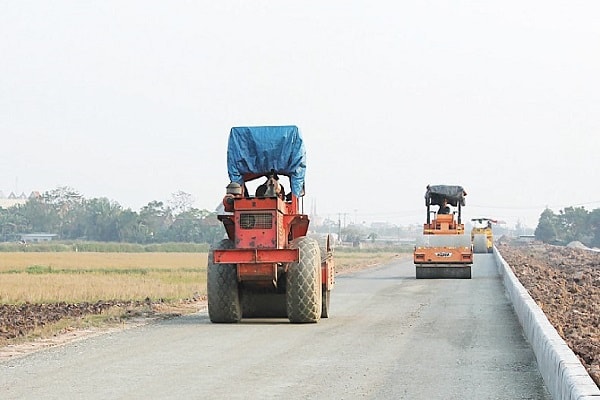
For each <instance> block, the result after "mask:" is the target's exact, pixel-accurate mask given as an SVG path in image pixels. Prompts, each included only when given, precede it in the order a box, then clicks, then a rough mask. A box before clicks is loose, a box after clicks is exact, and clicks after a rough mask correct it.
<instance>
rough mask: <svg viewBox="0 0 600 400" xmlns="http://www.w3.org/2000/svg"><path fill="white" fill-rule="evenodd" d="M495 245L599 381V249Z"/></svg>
mask: <svg viewBox="0 0 600 400" xmlns="http://www.w3.org/2000/svg"><path fill="white" fill-rule="evenodd" d="M497 248H498V250H499V251H500V254H501V255H502V257H503V258H504V260H506V262H507V263H508V264H509V265H510V266H511V268H512V270H513V271H514V273H515V275H516V276H517V278H518V279H519V281H520V282H521V283H522V284H523V286H524V287H525V288H526V289H527V291H528V292H529V294H530V295H531V297H532V298H533V299H534V300H535V302H536V303H537V304H538V305H539V306H540V308H541V309H542V310H543V311H544V314H545V315H546V317H547V318H548V320H549V321H550V323H551V324H552V325H553V326H554V327H555V328H556V330H557V331H558V333H559V334H560V336H561V337H562V338H563V339H564V340H565V342H566V343H567V345H568V346H569V347H570V348H571V349H572V350H573V352H574V353H575V354H576V355H577V356H578V357H579V359H580V360H581V363H582V364H583V365H584V366H585V368H586V369H587V371H588V373H589V374H590V376H591V377H592V379H593V380H594V382H596V384H597V385H598V386H599V387H600V252H594V251H591V250H586V249H581V248H571V247H560V246H551V245H546V244H543V243H537V242H536V243H518V242H516V241H514V240H513V241H508V240H500V241H498V243H497Z"/></svg>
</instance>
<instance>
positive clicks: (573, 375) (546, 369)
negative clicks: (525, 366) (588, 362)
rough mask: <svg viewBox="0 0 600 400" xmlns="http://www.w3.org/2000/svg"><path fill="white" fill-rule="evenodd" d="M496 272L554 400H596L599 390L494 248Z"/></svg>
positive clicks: (599, 395) (599, 398) (599, 397)
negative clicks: (498, 273)
mask: <svg viewBox="0 0 600 400" xmlns="http://www.w3.org/2000/svg"><path fill="white" fill-rule="evenodd" d="M494 256H495V257H496V265H497V266H498V271H499V272H500V275H501V276H502V280H503V281H504V287H505V289H506V292H507V294H508V297H509V299H510V300H511V302H512V304H513V308H514V310H515V313H516V314H517V317H518V319H519V322H520V323H521V326H522V327H523V332H524V333H525V337H526V338H527V340H528V341H529V343H530V344H531V347H532V348H533V352H534V353H535V357H536V359H537V363H538V368H539V370H540V373H541V374H542V377H543V378H544V382H545V383H546V386H547V387H548V391H549V392H550V394H551V395H552V398H553V399H555V400H567V399H568V400H600V389H599V388H598V386H596V384H595V383H594V381H593V380H592V378H591V377H590V375H589V374H588V373H587V371H586V370H585V367H584V366H583V365H582V364H581V362H580V361H579V359H578V358H577V356H576V355H575V353H573V351H572V350H571V349H570V348H569V346H568V345H567V343H566V342H565V341H564V340H563V339H562V338H561V337H560V335H559V334H558V332H557V331H556V329H555V328H554V326H552V324H551V323H550V322H549V321H548V318H546V315H545V314H544V312H543V311H542V309H541V308H540V307H539V306H538V305H537V304H536V302H535V301H534V300H533V298H532V297H531V296H530V295H529V292H527V290H526V289H525V287H524V286H523V285H522V284H521V282H519V280H518V279H517V277H516V276H515V274H514V273H513V272H512V270H511V268H510V266H509V265H508V264H507V263H506V261H504V259H503V258H502V256H501V255H500V253H498V251H497V249H496V248H495V247H494Z"/></svg>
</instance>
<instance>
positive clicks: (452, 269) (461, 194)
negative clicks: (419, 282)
mask: <svg viewBox="0 0 600 400" xmlns="http://www.w3.org/2000/svg"><path fill="white" fill-rule="evenodd" d="M466 195H467V193H466V192H465V190H464V189H463V188H462V186H451V185H429V186H427V191H426V192H425V206H426V207H427V222H426V223H425V224H424V225H423V235H422V236H420V237H418V238H417V243H416V245H415V251H414V263H415V267H416V276H417V279H431V278H460V279H471V265H472V264H473V246H472V244H471V239H470V237H469V235H467V234H465V227H464V224H463V223H462V220H461V218H462V207H464V206H465V196H466ZM436 205H437V206H439V209H438V210H432V209H431V206H436ZM450 206H452V207H454V208H455V209H454V210H452V209H450Z"/></svg>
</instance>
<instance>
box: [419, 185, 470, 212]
mask: <svg viewBox="0 0 600 400" xmlns="http://www.w3.org/2000/svg"><path fill="white" fill-rule="evenodd" d="M466 195H467V192H465V190H464V189H463V188H462V186H455V185H429V186H427V191H426V192H425V205H426V206H427V205H430V204H433V205H438V206H440V205H442V203H443V201H444V199H446V200H447V202H448V204H450V205H451V206H453V207H456V206H458V204H459V203H460V205H461V206H464V205H465V196H466Z"/></svg>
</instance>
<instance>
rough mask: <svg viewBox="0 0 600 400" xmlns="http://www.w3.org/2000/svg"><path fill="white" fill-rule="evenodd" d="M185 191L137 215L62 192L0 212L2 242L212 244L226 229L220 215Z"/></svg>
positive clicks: (108, 202) (108, 203)
mask: <svg viewBox="0 0 600 400" xmlns="http://www.w3.org/2000/svg"><path fill="white" fill-rule="evenodd" d="M192 202H193V201H192V197H191V195H189V194H187V193H185V192H181V191H179V192H177V193H174V194H173V195H172V199H171V201H169V204H164V203H163V202H161V201H151V202H149V203H148V204H147V205H146V206H144V207H142V208H141V210H140V211H139V212H135V211H132V210H131V209H124V208H123V207H122V206H121V205H120V204H119V203H117V202H115V201H111V200H109V199H107V198H104V197H102V198H93V199H86V198H84V197H83V196H82V195H81V194H79V193H78V192H77V191H76V190H73V189H71V188H68V187H59V188H57V189H54V190H52V191H49V192H45V193H44V194H43V195H41V196H40V197H38V198H30V199H29V200H28V201H27V202H26V203H25V204H22V205H15V206H13V207H10V208H7V209H3V208H0V228H1V229H2V230H1V232H0V240H2V241H4V242H10V241H18V240H19V239H20V234H23V233H53V234H57V235H58V239H59V240H85V241H100V242H123V243H140V244H151V243H167V242H186V243H209V244H210V243H214V242H215V241H218V240H219V239H221V238H222V237H223V235H224V234H225V230H224V229H223V227H222V224H221V223H220V222H219V221H218V220H217V218H216V213H214V212H210V211H207V210H199V209H197V208H193V207H192Z"/></svg>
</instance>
